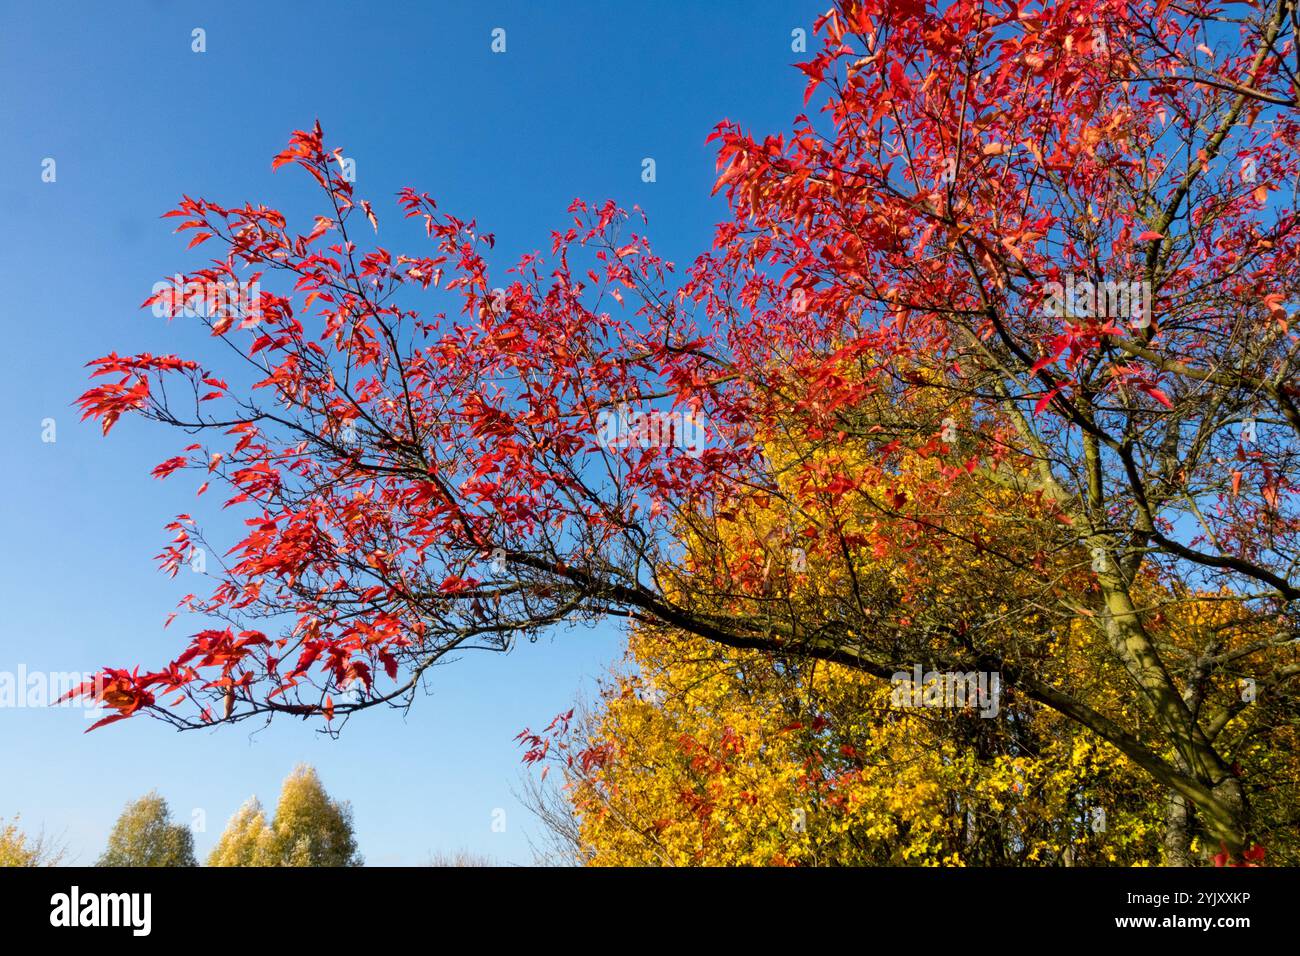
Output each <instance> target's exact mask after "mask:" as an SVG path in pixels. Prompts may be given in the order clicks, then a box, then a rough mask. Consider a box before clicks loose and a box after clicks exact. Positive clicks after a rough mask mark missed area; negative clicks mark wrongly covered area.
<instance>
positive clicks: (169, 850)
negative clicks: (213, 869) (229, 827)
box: [95, 792, 198, 867]
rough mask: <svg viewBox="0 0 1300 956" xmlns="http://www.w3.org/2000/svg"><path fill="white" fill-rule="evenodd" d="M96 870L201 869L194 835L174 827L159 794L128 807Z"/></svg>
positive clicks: (114, 828) (183, 827)
mask: <svg viewBox="0 0 1300 956" xmlns="http://www.w3.org/2000/svg"><path fill="white" fill-rule="evenodd" d="M95 865H96V866H129V867H135V866H197V865H198V863H197V861H196V860H195V859H194V834H193V833H191V832H190V828H189V827H187V826H185V825H184V824H183V823H173V822H172V819H171V811H170V810H169V809H168V807H167V801H166V800H164V799H163V798H162V797H161V796H160V795H159V794H158V793H157V792H150V793H147V794H145V795H144V796H143V797H141V798H140V799H139V800H136V801H133V802H132V803H128V804H127V805H126V808H125V809H124V810H123V811H122V814H121V816H119V817H118V818H117V822H116V823H115V824H114V825H113V830H112V832H111V833H110V834H109V836H108V846H107V847H106V848H105V849H104V852H103V854H101V856H100V857H99V861H98V862H97V863H96V864H95Z"/></svg>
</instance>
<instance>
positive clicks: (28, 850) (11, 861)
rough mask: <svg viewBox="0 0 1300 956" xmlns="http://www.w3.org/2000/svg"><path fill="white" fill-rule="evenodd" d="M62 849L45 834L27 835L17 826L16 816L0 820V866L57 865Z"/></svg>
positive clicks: (61, 855) (61, 856)
mask: <svg viewBox="0 0 1300 956" xmlns="http://www.w3.org/2000/svg"><path fill="white" fill-rule="evenodd" d="M63 855H64V854H63V850H62V849H61V848H60V847H58V846H55V845H54V844H52V843H51V842H50V841H49V840H47V839H46V838H45V836H44V835H43V834H42V835H39V836H35V837H32V836H28V835H27V834H26V833H24V832H23V831H22V830H20V829H19V828H18V818H17V817H15V818H14V819H13V820H10V821H9V822H8V823H6V822H5V821H4V820H0V867H6V866H58V865H59V863H60V862H62V860H63Z"/></svg>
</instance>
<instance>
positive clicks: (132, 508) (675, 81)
mask: <svg viewBox="0 0 1300 956" xmlns="http://www.w3.org/2000/svg"><path fill="white" fill-rule="evenodd" d="M825 6H826V4H825V2H810V3H797V2H789V0H787V2H754V0H744V2H741V0H735V2H720V0H708V2H704V0H700V2H690V0H677V2H666V3H655V4H646V3H630V2H629V3H622V4H614V3H536V2H525V0H519V2H510V3H502V2H485V0H462V2H454V3H435V2H426V3H392V4H379V3H374V4H365V3H356V2H319V0H318V2H312V3H270V2H265V0H262V2H251V0H239V2H223V3H199V2H193V0H173V2H151V3H146V2H125V0H124V2H115V3H92V2H82V3H73V4H53V3H49V2H48V0H42V2H20V0H5V2H4V4H3V6H0V143H3V149H0V242H2V243H3V246H2V247H0V278H2V279H3V285H2V287H3V295H0V327H2V328H3V333H4V337H3V347H2V348H0V388H2V389H3V394H2V395H0V399H2V400H0V427H2V428H3V436H4V467H3V468H0V502H3V506H2V507H3V517H2V521H0V529H3V532H2V533H3V547H2V548H0V608H2V609H3V611H2V613H0V671H10V672H16V671H18V669H19V668H20V667H25V668H26V669H27V670H28V671H29V672H30V671H41V672H53V671H93V670H97V669H98V668H99V667H100V666H103V665H125V664H135V663H139V664H142V665H144V666H145V667H153V666H156V665H158V664H161V663H163V662H165V661H166V660H169V659H170V658H171V657H172V656H173V655H174V654H175V652H176V650H177V648H178V647H179V646H180V642H181V641H182V640H183V638H184V637H185V636H186V634H187V633H189V631H188V630H186V628H187V627H190V629H191V630H192V629H193V628H192V627H191V625H192V623H193V621H194V619H193V618H189V619H186V618H184V617H182V618H180V619H178V620H177V621H176V623H174V624H173V625H172V628H171V629H169V630H167V631H164V630H163V628H162V623H163V619H164V617H165V616H166V614H167V613H168V612H169V611H171V610H172V608H173V606H174V604H175V602H176V599H177V598H178V597H179V596H180V595H181V594H183V593H185V592H186V591H189V590H198V589H197V588H195V587H194V582H193V581H187V580H184V576H185V573H186V572H182V576H181V577H180V578H178V579H177V580H174V581H173V580H169V579H167V578H166V577H164V576H163V575H161V574H160V573H159V572H158V571H157V570H156V562H155V561H154V558H153V556H154V555H155V554H157V553H158V551H160V550H161V547H162V545H163V543H164V541H165V540H166V536H165V534H164V532H163V530H162V525H163V524H164V523H165V522H166V521H168V520H170V519H171V517H172V516H173V515H175V514H176V513H178V512H181V511H188V510H191V508H192V506H193V500H194V499H193V485H192V483H190V482H187V481H182V480H176V479H173V481H171V482H166V483H160V482H157V481H155V480H153V479H152V478H151V477H150V476H149V470H150V469H151V468H152V467H153V465H155V464H156V463H158V462H159V461H161V460H162V459H163V458H166V457H170V456H171V455H172V454H175V453H176V449H177V442H176V436H175V435H172V434H168V433H167V432H166V430H164V429H162V428H161V427H159V426H154V425H151V424H150V423H147V422H141V421H134V420H130V421H125V422H124V423H122V424H121V425H119V426H118V427H117V429H116V430H115V431H114V432H113V434H112V436H111V437H110V438H109V439H108V440H105V439H103V438H101V437H100V435H99V431H98V428H96V427H94V426H92V425H90V424H85V425H83V424H80V423H78V422H77V414H76V412H75V410H74V409H73V407H72V405H71V403H72V402H73V400H74V399H75V398H76V397H77V396H78V395H79V394H80V393H81V392H82V391H83V390H84V388H85V387H86V378H85V370H84V369H83V367H82V366H83V364H84V363H85V362H86V361H87V360H89V359H91V358H95V357H98V356H100V355H104V354H106V353H107V352H109V351H111V350H116V351H118V352H122V353H127V352H136V351H153V352H179V353H181V354H190V355H193V356H194V357H196V358H197V357H201V355H202V350H203V349H204V348H209V347H210V340H209V342H208V344H206V345H205V344H204V340H203V339H201V338H200V337H198V336H197V335H193V334H190V333H189V332H187V331H186V330H185V329H184V328H182V325H183V323H182V322H181V321H180V320H178V321H177V322H176V323H174V324H172V325H171V326H168V325H166V323H165V322H163V321H162V320H159V319H155V318H154V317H153V316H152V315H150V313H149V312H148V310H139V309H138V308H137V305H138V303H139V302H140V301H141V300H143V299H144V298H145V296H146V295H148V294H149V291H150V287H151V286H152V284H153V283H154V281H156V280H157V279H160V278H162V277H164V276H166V275H170V274H171V273H172V272H173V271H175V270H177V269H184V268H186V267H188V266H191V265H193V264H194V263H195V262H196V257H197V253H190V254H186V253H185V252H184V251H183V245H184V243H183V242H180V241H179V237H177V236H174V235H172V234H171V232H170V228H171V227H170V225H169V223H168V221H164V220H160V219H159V218H158V216H159V215H160V214H161V213H162V212H164V211H165V210H167V209H169V208H171V207H172V205H173V204H174V203H175V201H176V200H177V199H178V198H179V197H180V195H181V194H182V193H189V194H191V195H202V196H207V197H211V198H212V199H214V200H216V201H220V202H225V203H226V204H230V205H233V204H236V203H239V202H242V201H244V200H250V201H253V202H265V203H267V204H268V205H272V206H277V207H280V208H284V209H285V210H286V212H289V213H290V214H291V215H292V213H293V211H294V206H293V203H294V201H295V197H300V196H302V194H303V193H302V190H301V184H300V183H294V182H291V181H290V177H289V176H286V175H285V173H283V172H281V173H279V174H272V172H271V168H270V159H271V156H272V155H273V154H274V153H276V152H278V151H279V150H280V149H281V148H282V147H283V144H284V143H285V142H286V140H287V138H288V135H289V133H290V132H291V131H292V130H294V129H295V128H299V127H305V126H308V125H309V124H310V123H311V122H312V121H313V120H314V119H315V118H317V117H319V118H320V120H321V122H322V125H323V126H324V128H325V131H326V135H327V138H328V141H329V142H332V143H334V144H340V145H343V146H344V149H345V153H346V154H347V155H349V156H351V157H353V158H354V159H355V160H356V162H357V190H358V193H359V195H360V196H362V197H366V198H369V199H370V200H371V201H372V202H374V205H375V208H376V212H377V213H378V214H379V215H380V217H381V220H382V219H383V218H384V217H385V215H387V216H388V218H389V219H391V220H395V219H396V214H395V207H394V206H393V203H392V196H393V194H394V193H395V192H396V190H397V189H398V188H399V187H401V186H403V185H408V184H409V185H412V186H414V187H416V188H417V189H421V190H427V191H429V192H430V193H432V194H434V195H435V196H436V197H437V199H438V200H439V204H440V206H441V207H442V208H444V209H446V210H447V211H450V212H453V213H456V214H458V215H462V216H464V217H466V218H469V217H477V218H478V220H479V223H480V225H481V227H482V228H483V229H485V230H488V231H493V232H495V233H496V236H497V240H498V250H499V253H500V255H499V257H498V258H497V260H496V261H497V262H499V263H501V264H505V263H506V261H507V260H510V261H513V259H514V258H515V257H517V256H518V254H520V253H521V252H525V251H531V250H534V249H545V248H547V246H548V235H549V230H550V229H552V228H561V227H563V226H565V225H566V224H567V221H568V220H567V218H566V216H565V214H564V209H565V207H566V206H567V204H568V203H569V201H570V200H571V199H572V198H573V197H575V196H581V197H583V198H586V199H589V200H603V199H605V198H613V199H615V200H617V201H618V202H619V203H620V204H622V205H624V206H625V207H630V206H631V205H632V204H639V205H640V206H641V207H642V208H644V209H645V210H646V212H647V214H648V215H649V217H650V227H649V230H648V232H649V235H650V237H651V239H652V241H653V242H654V243H655V247H656V251H658V252H660V253H661V254H663V255H665V256H667V257H668V258H671V259H674V260H676V261H677V262H678V263H679V264H682V265H684V264H686V263H688V262H689V261H690V259H691V258H693V256H694V255H695V254H696V253H697V252H699V251H700V250H701V249H703V248H704V247H705V246H706V245H707V243H708V241H709V238H710V235H711V227H712V225H713V223H714V222H716V221H717V220H719V219H721V218H722V217H723V206H722V203H721V201H720V199H719V198H711V197H710V196H709V190H710V188H711V186H712V182H713V179H714V176H715V173H714V156H713V152H712V148H711V147H706V145H705V143H704V139H705V137H706V136H707V135H708V133H709V132H710V131H711V129H712V127H713V125H714V124H715V123H716V122H718V121H719V120H721V119H723V118H729V119H732V120H736V121H739V122H740V123H742V124H743V125H745V126H746V127H749V128H753V129H756V130H761V131H764V132H766V131H778V130H781V129H784V128H786V126H787V125H788V123H789V121H790V119H791V118H792V117H793V116H794V115H795V114H796V113H798V112H799V111H800V110H801V109H802V90H803V76H802V74H800V73H798V72H797V71H796V70H794V69H793V68H792V67H791V64H792V63H793V62H794V61H795V60H796V59H798V58H799V57H798V56H797V55H796V54H794V53H792V52H791V31H792V30H794V29H796V28H800V27H802V28H804V29H805V30H808V31H809V32H810V33H811V28H812V23H813V20H814V18H815V17H816V16H817V15H818V14H819V13H820V12H821V11H822V8H823V7H825ZM195 27H202V28H203V29H205V30H206V32H207V38H206V39H207V52H205V53H203V54H196V53H194V52H192V51H191V31H192V30H193V29H194V28H195ZM496 27H501V28H504V29H505V30H506V42H507V51H506V53H505V54H493V53H492V52H491V49H490V42H491V36H490V34H491V31H492V30H493V29H494V28H496ZM810 45H811V41H810ZM645 157H652V158H654V160H655V162H656V166H657V182H655V183H644V182H642V180H641V169H642V166H641V163H642V159H643V158H645ZM46 158H53V159H54V160H55V161H56V163H57V167H56V172H57V180H56V181H55V182H53V183H46V182H42V178H41V172H42V161H43V160H44V159H46ZM306 211H307V210H306V209H304V210H303V212H306ZM47 418H53V419H54V420H55V421H56V426H57V440H56V441H55V442H53V443H46V442H43V441H42V421H43V420H44V419H47ZM622 646H623V643H622V638H621V636H620V634H619V632H618V631H617V630H615V629H614V628H613V627H610V628H607V629H601V630H597V631H560V632H557V633H555V634H554V635H553V636H551V637H548V638H546V639H543V640H542V641H540V642H539V643H538V644H536V645H533V646H528V645H526V644H525V646H524V647H523V648H522V649H521V650H519V651H517V652H516V653H514V654H512V655H510V656H508V657H502V656H487V655H482V656H478V657H473V658H468V659H465V660H462V661H461V662H459V663H457V664H453V665H451V666H448V667H446V668H443V669H441V670H440V671H439V672H438V673H437V674H436V675H435V677H434V680H433V684H434V693H433V694H432V695H431V696H428V697H422V698H420V699H419V700H418V701H417V703H416V706H415V707H414V709H413V710H412V711H411V713H410V715H409V716H408V717H406V718H405V719H403V718H402V716H401V715H400V714H397V713H376V712H369V713H367V714H364V715H362V716H361V717H360V718H359V719H358V720H355V721H354V722H353V723H352V724H350V725H349V726H348V728H347V729H346V731H345V732H344V734H343V736H342V738H341V739H338V740H329V739H327V738H324V737H322V736H320V735H319V734H317V733H316V732H315V728H314V726H313V725H304V724H300V723H290V722H288V721H283V722H280V721H277V723H276V724H275V725H273V726H272V727H270V728H269V729H267V730H264V731H262V732H260V733H257V734H250V731H251V730H253V729H254V728H253V725H251V724H249V723H245V724H240V725H238V726H236V727H233V728H230V727H227V728H222V729H218V730H214V731H211V732H208V731H204V732H189V733H185V734H178V733H176V732H175V731H173V730H171V729H170V728H169V727H167V726H165V725H162V724H159V723H157V722H154V721H149V720H133V721H127V722H124V723H120V724H116V725H114V726H111V727H107V728H105V729H103V730H99V731H96V732H94V733H92V734H89V735H83V734H82V730H83V729H84V728H85V727H86V726H87V725H88V723H89V722H88V721H86V720H85V719H84V716H83V714H82V712H80V711H77V710H67V709H32V708H0V817H10V816H12V815H14V814H15V813H21V814H22V816H23V820H24V825H25V826H26V827H28V828H33V829H35V828H40V827H42V826H43V827H44V828H45V830H46V832H47V833H49V834H51V835H54V836H56V837H62V838H63V839H64V840H65V841H66V843H67V844H68V847H69V849H70V851H71V854H72V856H73V858H74V859H73V862H79V863H83V864H89V863H93V862H94V859H95V857H96V856H97V854H98V853H99V851H100V849H101V848H102V845H103V841H104V838H105V836H106V834H107V832H108V829H109V827H110V826H111V824H112V821H113V819H114V818H115V817H116V815H117V813H118V812H119V811H120V809H121V807H122V805H123V804H124V803H125V802H126V801H127V800H129V799H131V798H133V797H136V796H138V795H140V794H142V793H144V792H146V791H148V790H150V789H154V788H156V789H157V790H158V791H159V792H161V793H162V794H163V795H164V796H165V797H166V798H167V799H168V801H169V802H170V804H171V806H172V809H173V811H174V812H175V813H176V815H177V816H178V817H180V818H182V819H184V820H187V821H188V820H190V819H191V815H192V813H193V811H194V810H196V809H199V810H202V811H204V812H205V813H206V818H207V829H206V832H200V833H197V834H196V845H197V849H198V850H199V852H200V853H206V851H207V850H208V849H209V848H210V847H211V845H212V843H213V841H214V840H215V838H216V836H217V834H218V833H219V832H220V830H221V828H222V826H223V825H224V823H225V821H226V819H227V818H228V817H229V815H230V814H231V813H233V812H234V811H235V809H236V808H237V807H238V806H239V804H240V803H241V802H242V801H243V800H244V799H245V798H247V797H248V796H249V795H250V794H254V793H256V794H257V795H259V796H260V797H261V798H262V801H263V803H264V804H268V805H270V804H273V803H274V800H275V797H276V795H277V793H278V788H279V783H280V780H281V779H282V778H283V777H284V776H285V775H286V774H287V773H288V772H289V770H290V769H291V768H292V767H293V765H294V764H295V763H297V762H299V761H307V762H310V763H312V764H314V765H315V766H316V767H317V768H318V770H319V771H320V773H321V776H322V777H323V779H324V781H325V784H326V787H327V788H328V789H329V790H330V791H331V793H333V794H334V795H335V796H337V797H339V798H342V799H347V800H350V801H351V802H352V804H353V808H354V811H355V815H356V822H357V829H358V835H359V840H360V844H361V847H362V850H363V851H364V853H365V854H366V856H367V859H368V861H369V862H370V863H372V864H396V863H407V864H411V863H420V862H422V861H423V860H424V859H425V857H426V856H427V854H428V853H429V851H431V850H453V849H458V848H465V849H469V850H472V851H475V852H478V853H481V854H486V855H489V856H491V857H493V858H495V859H497V860H499V861H503V862H520V863H524V862H528V861H529V859H530V855H529V852H528V847H527V839H526V837H527V834H528V832H529V831H530V830H531V829H532V827H533V823H532V821H531V819H529V817H528V815H527V813H526V811H525V810H524V809H523V808H522V807H521V806H520V805H519V804H517V803H516V801H515V800H514V799H513V797H512V796H511V792H510V791H511V789H512V787H513V786H516V785H517V783H518V780H519V777H520V774H521V773H522V772H523V770H522V767H521V765H520V763H519V754H520V751H519V749H518V747H517V745H516V744H515V743H514V741H513V737H514V735H515V734H516V733H517V732H518V731H519V730H520V729H522V728H523V727H524V726H526V725H531V726H534V727H536V726H538V725H541V724H545V723H546V722H547V721H548V720H549V719H550V717H551V716H553V715H554V714H555V713H557V712H558V711H561V710H564V709H566V708H567V707H568V706H569V704H570V702H571V701H572V699H573V698H574V696H575V694H576V693H578V692H579V691H580V690H583V689H584V688H586V689H590V687H591V685H592V681H593V679H594V678H595V677H597V676H598V675H599V674H601V673H602V672H603V671H604V670H605V669H606V668H607V667H608V666H609V665H610V664H611V663H613V662H615V661H616V660H617V659H618V658H619V657H620V655H621V651H622ZM498 807H500V808H504V809H505V810H506V812H507V816H506V821H507V825H506V831H505V832H504V833H494V832H492V827H491V823H492V813H493V810H494V809H495V808H498Z"/></svg>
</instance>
